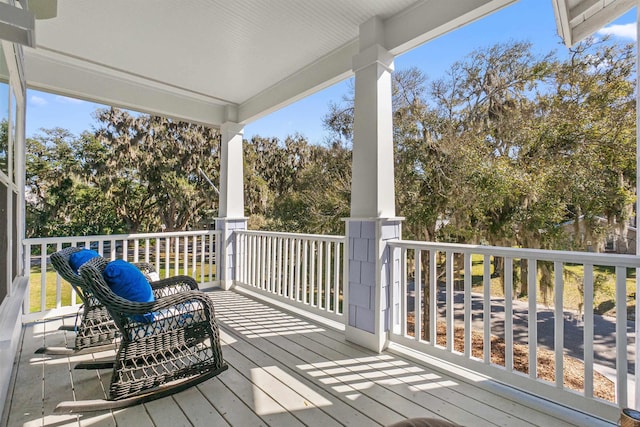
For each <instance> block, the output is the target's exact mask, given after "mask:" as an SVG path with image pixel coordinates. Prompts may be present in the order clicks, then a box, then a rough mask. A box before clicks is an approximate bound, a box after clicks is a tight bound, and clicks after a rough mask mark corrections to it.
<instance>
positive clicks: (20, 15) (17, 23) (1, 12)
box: [0, 2, 36, 46]
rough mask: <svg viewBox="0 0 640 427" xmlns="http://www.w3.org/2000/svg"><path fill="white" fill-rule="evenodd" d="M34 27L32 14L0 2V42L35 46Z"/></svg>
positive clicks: (34, 21) (34, 22)
mask: <svg viewBox="0 0 640 427" xmlns="http://www.w3.org/2000/svg"><path fill="white" fill-rule="evenodd" d="M35 26H36V20H35V17H34V15H33V13H31V12H29V11H27V10H23V9H20V8H18V7H15V6H12V5H10V4H7V3H4V2H0V40H7V41H10V42H14V43H19V44H22V45H25V46H35V45H36V40H35V34H34V31H35Z"/></svg>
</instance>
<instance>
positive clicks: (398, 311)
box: [390, 241, 640, 420]
mask: <svg viewBox="0 0 640 427" xmlns="http://www.w3.org/2000/svg"><path fill="white" fill-rule="evenodd" d="M390 246H391V249H390V250H391V252H392V257H393V258H392V259H399V260H400V263H399V264H396V265H397V267H396V268H395V269H394V271H393V272H392V280H391V283H392V284H393V288H392V295H391V301H392V311H391V312H392V321H391V329H392V330H391V340H392V341H394V342H397V343H399V344H403V345H405V346H408V347H411V348H414V349H416V350H418V351H421V352H424V353H427V354H431V355H434V356H436V357H438V358H439V359H443V360H446V361H449V362H451V363H454V364H456V365H458V366H463V367H467V368H469V369H471V370H473V371H475V372H480V373H484V374H486V375H488V376H490V377H491V378H494V379H496V380H498V381H502V382H504V383H506V384H509V385H512V386H515V387H518V388H521V389H524V390H527V391H530V392H533V393H534V394H538V395H541V396H543V397H545V398H547V399H550V400H553V401H556V402H561V403H564V404H566V405H567V406H569V407H572V408H576V409H579V410H582V411H584V412H587V413H591V414H594V415H597V416H601V417H603V418H605V419H609V420H614V419H617V417H618V414H619V411H620V409H619V408H624V407H627V406H632V407H633V406H634V399H633V398H632V397H633V395H634V394H635V387H634V379H633V377H632V376H630V375H629V372H633V367H634V364H635V363H637V360H636V358H635V348H634V346H633V342H634V340H633V339H632V338H633V335H634V330H635V327H634V324H633V323H632V322H628V320H627V310H626V307H627V281H628V280H629V286H630V289H631V286H633V288H632V289H633V290H634V292H635V289H636V287H635V284H636V280H635V274H636V268H638V267H640V260H639V259H638V258H637V257H634V256H625V255H607V254H595V253H582V252H564V251H548V250H531V249H512V248H500V247H488V246H470V245H458V244H445V243H423V242H414V241H394V242H390ZM496 258H497V259H499V260H500V261H502V262H501V264H502V266H503V267H502V268H501V269H500V270H501V273H502V275H503V277H504V296H503V297H502V296H501V297H496V296H494V295H495V294H492V292H491V278H492V270H491V269H492V266H493V265H494V264H493V261H494V260H495V259H496ZM542 269H546V270H547V271H546V273H547V274H546V278H545V279H541V274H540V271H541V270H542ZM460 272H461V274H460ZM494 273H495V272H494ZM607 277H608V278H610V280H611V282H613V283H615V307H621V308H623V309H618V310H616V317H615V320H613V319H611V321H610V322H607V319H606V318H603V317H600V316H596V315H595V314H594V288H596V287H598V286H602V285H603V280H604V279H605V278H607ZM548 279H550V280H548ZM541 280H545V281H546V284H548V285H549V286H550V287H551V288H552V296H553V298H552V300H553V307H552V308H550V307H545V306H544V305H541V304H540V302H541V301H539V297H538V295H539V290H540V285H541ZM570 281H572V283H573V284H574V285H578V286H579V287H580V288H581V289H579V290H581V291H582V292H583V295H584V300H583V311H584V313H583V314H580V315H576V313H572V312H568V311H567V310H565V309H563V299H564V298H565V297H566V296H567V295H568V293H567V292H568V291H566V285H567V284H568V283H569V282H570ZM474 282H475V283H474ZM523 284H525V289H524V291H526V294H528V295H527V297H526V302H522V301H516V300H515V299H514V289H522V286H523ZM474 286H477V287H478V288H482V291H481V293H475V292H474ZM494 286H495V284H494ZM609 324H610V326H609ZM608 327H609V328H610V329H607V328H608ZM456 331H457V332H458V334H456ZM460 332H462V333H460ZM474 335H475V339H474ZM492 337H493V338H494V339H495V338H496V337H497V338H499V339H501V340H502V341H503V342H504V349H505V354H504V363H500V364H496V362H495V361H492V355H491V349H492V343H491V340H492ZM472 340H474V344H473V345H472ZM478 341H479V342H481V343H482V345H481V353H480V354H477V353H476V354H475V355H474V354H473V351H472V349H473V347H478V345H477V342H478ZM521 345H524V347H523V346H521ZM493 346H496V344H493ZM542 348H548V349H550V350H551V351H552V352H553V353H552V360H551V361H547V362H544V363H546V365H545V366H544V368H545V369H549V368H552V369H554V370H555V373H558V372H564V369H565V356H573V357H576V358H578V359H581V360H583V361H584V368H583V372H582V374H583V375H584V387H583V388H582V389H581V390H572V389H570V388H569V387H568V384H566V383H565V381H564V379H563V375H555V378H554V379H553V380H552V381H551V382H549V381H544V380H541V379H540V378H539V373H540V372H539V371H538V368H537V367H538V366H539V365H538V361H539V359H540V358H541V357H542V356H541V353H542ZM516 350H519V351H521V352H524V353H525V356H526V357H528V361H529V362H528V372H526V373H525V372H522V369H521V370H518V369H516V363H515V362H516V361H515V360H514V357H515V355H516ZM549 365H551V366H549ZM595 372H603V373H605V374H607V376H608V377H609V378H610V379H612V380H613V382H614V384H615V397H614V399H613V400H614V401H613V402H608V401H605V400H603V399H601V398H598V397H596V395H595V390H594V388H595V387H594V373H595Z"/></svg>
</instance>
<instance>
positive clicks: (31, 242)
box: [23, 230, 221, 245]
mask: <svg viewBox="0 0 640 427" xmlns="http://www.w3.org/2000/svg"><path fill="white" fill-rule="evenodd" d="M220 233H221V232H220V231H219V230H194V231H169V232H164V233H137V234H105V235H92V236H68V237H36V238H30V239H24V240H23V244H25V245H26V244H29V245H39V244H42V243H58V242H62V243H69V242H71V243H79V242H86V241H91V242H95V241H101V240H104V241H115V240H135V239H154V238H162V237H183V236H204V235H216V234H220Z"/></svg>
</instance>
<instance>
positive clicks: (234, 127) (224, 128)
mask: <svg viewBox="0 0 640 427" xmlns="http://www.w3.org/2000/svg"><path fill="white" fill-rule="evenodd" d="M220 132H223V133H226V134H228V135H243V134H244V125H243V124H241V123H236V122H230V121H227V122H224V123H222V124H221V125H220Z"/></svg>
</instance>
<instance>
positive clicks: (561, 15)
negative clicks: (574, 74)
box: [553, 0, 638, 47]
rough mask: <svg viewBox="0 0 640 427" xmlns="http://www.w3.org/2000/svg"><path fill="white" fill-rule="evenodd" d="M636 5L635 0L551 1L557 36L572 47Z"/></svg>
mask: <svg viewBox="0 0 640 427" xmlns="http://www.w3.org/2000/svg"><path fill="white" fill-rule="evenodd" d="M637 4H638V2H637V0H553V7H554V10H555V14H556V24H557V26H558V34H560V36H561V37H562V38H563V40H564V42H565V44H566V45H567V46H569V47H570V46H573V45H574V44H576V43H578V42H580V41H581V40H583V39H584V38H586V37H588V36H590V35H591V34H593V33H594V32H596V31H598V30H599V29H601V28H602V27H604V26H605V25H607V24H608V23H610V22H612V21H614V20H616V19H617V18H619V17H620V16H622V15H623V14H625V13H626V12H628V11H629V9H631V8H632V7H634V6H636V5H637Z"/></svg>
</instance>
